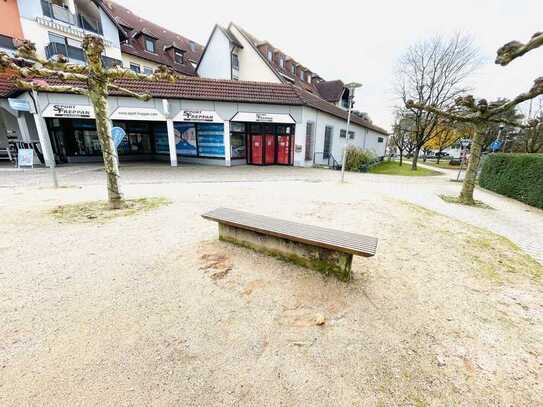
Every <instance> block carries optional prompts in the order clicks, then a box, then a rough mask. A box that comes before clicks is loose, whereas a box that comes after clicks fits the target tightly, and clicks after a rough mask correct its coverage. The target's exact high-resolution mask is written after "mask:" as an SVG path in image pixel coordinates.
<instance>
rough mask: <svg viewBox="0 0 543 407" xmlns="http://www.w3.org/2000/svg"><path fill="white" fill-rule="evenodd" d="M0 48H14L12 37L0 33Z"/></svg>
mask: <svg viewBox="0 0 543 407" xmlns="http://www.w3.org/2000/svg"><path fill="white" fill-rule="evenodd" d="M0 48H4V49H15V44H14V43H13V38H11V37H8V36H7V35H2V34H0Z"/></svg>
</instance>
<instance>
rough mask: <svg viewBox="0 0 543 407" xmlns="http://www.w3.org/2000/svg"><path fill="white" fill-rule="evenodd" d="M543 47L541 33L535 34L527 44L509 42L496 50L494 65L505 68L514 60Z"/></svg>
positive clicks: (542, 34) (542, 33)
mask: <svg viewBox="0 0 543 407" xmlns="http://www.w3.org/2000/svg"><path fill="white" fill-rule="evenodd" d="M542 45H543V32H538V33H535V34H534V35H533V36H532V38H530V41H528V43H527V44H523V43H522V42H519V41H511V42H508V43H507V44H505V45H504V46H503V47H501V48H500V49H499V50H498V53H497V54H498V55H497V57H496V64H498V65H502V66H505V65H507V64H509V63H510V62H511V61H513V60H514V59H516V58H518V57H520V56H522V55H524V54H526V53H527V52H529V51H531V50H533V49H536V48H538V47H540V46H542Z"/></svg>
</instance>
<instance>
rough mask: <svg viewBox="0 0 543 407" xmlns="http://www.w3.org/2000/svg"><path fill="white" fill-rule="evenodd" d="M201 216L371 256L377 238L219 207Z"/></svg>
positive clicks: (374, 249)
mask: <svg viewBox="0 0 543 407" xmlns="http://www.w3.org/2000/svg"><path fill="white" fill-rule="evenodd" d="M202 217H203V218H205V219H208V220H213V221H216V222H219V223H224V224H227V225H230V226H235V227H238V228H241V229H247V230H252V231H255V232H261V233H264V234H270V235H273V236H276V237H280V238H285V239H289V240H293V241H297V242H301V243H305V244H311V245H314V246H318V247H325V248H328V249H334V250H338V251H342V252H345V253H351V254H355V255H358V256H365V257H369V256H374V255H375V252H376V250H377V239H376V238H374V237H371V236H364V235H360V234H357V233H350V232H344V231H340V230H334V229H328V228H323V227H320V226H312V225H305V224H302V223H297V222H290V221H285V220H281V219H276V218H271V217H269V216H262V215H255V214H252V213H248V212H243V211H238V210H235V209H228V208H219V209H215V210H213V211H211V212H208V213H205V214H203V215H202Z"/></svg>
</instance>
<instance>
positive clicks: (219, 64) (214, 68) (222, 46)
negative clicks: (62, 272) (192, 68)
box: [198, 28, 232, 79]
mask: <svg viewBox="0 0 543 407" xmlns="http://www.w3.org/2000/svg"><path fill="white" fill-rule="evenodd" d="M230 54H231V46H230V40H229V39H228V38H227V37H226V35H224V33H223V32H222V30H220V29H218V28H215V29H214V30H213V33H212V34H211V37H210V38H209V42H208V44H207V48H206V51H205V53H204V55H203V56H202V59H201V61H200V65H199V66H198V75H199V76H201V77H202V78H211V79H232V70H231V62H232V61H231V57H230Z"/></svg>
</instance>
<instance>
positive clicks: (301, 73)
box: [300, 71, 304, 81]
mask: <svg viewBox="0 0 543 407" xmlns="http://www.w3.org/2000/svg"><path fill="white" fill-rule="evenodd" d="M300 79H301V80H302V81H303V80H304V71H300Z"/></svg>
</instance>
